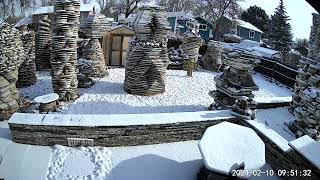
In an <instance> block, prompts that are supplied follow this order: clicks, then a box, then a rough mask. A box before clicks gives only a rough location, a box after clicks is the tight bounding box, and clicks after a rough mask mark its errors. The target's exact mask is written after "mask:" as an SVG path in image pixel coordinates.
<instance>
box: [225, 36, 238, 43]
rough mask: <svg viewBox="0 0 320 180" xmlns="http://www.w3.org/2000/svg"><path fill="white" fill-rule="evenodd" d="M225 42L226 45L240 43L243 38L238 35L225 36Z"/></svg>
mask: <svg viewBox="0 0 320 180" xmlns="http://www.w3.org/2000/svg"><path fill="white" fill-rule="evenodd" d="M223 41H224V42H226V43H240V42H241V41H242V38H241V37H240V36H238V35H236V34H224V35H223Z"/></svg>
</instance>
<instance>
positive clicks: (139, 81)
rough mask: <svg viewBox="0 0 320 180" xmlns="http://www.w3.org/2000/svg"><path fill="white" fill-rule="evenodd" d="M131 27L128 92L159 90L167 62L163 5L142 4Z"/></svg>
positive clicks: (139, 92) (166, 28)
mask: <svg viewBox="0 0 320 180" xmlns="http://www.w3.org/2000/svg"><path fill="white" fill-rule="evenodd" d="M133 27H134V30H135V33H136V39H135V40H134V41H132V42H130V45H129V50H128V56H127V60H126V65H125V70H126V71H125V81H124V89H125V91H127V92H128V93H131V94H137V95H146V96H147V95H154V94H158V93H162V92H164V91H165V78H166V76H165V73H166V68H167V64H168V62H169V58H168V51H167V33H168V32H169V30H170V27H169V23H168V21H167V18H166V16H165V12H164V9H163V8H162V7H159V6H142V7H141V8H140V11H139V13H138V14H137V17H136V19H135V20H134V23H133Z"/></svg>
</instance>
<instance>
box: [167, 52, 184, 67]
mask: <svg viewBox="0 0 320 180" xmlns="http://www.w3.org/2000/svg"><path fill="white" fill-rule="evenodd" d="M168 51H169V59H170V64H169V65H168V69H182V65H183V62H184V61H187V60H188V55H187V54H186V53H185V52H184V51H183V50H182V49H181V48H178V49H174V47H171V48H169V50H168Z"/></svg>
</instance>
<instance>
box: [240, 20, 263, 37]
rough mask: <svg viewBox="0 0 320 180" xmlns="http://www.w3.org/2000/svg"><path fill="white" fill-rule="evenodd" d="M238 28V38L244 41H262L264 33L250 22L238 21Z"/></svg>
mask: <svg viewBox="0 0 320 180" xmlns="http://www.w3.org/2000/svg"><path fill="white" fill-rule="evenodd" d="M237 23H238V27H237V31H238V36H240V37H241V38H242V39H249V40H252V41H257V42H260V41H261V36H262V33H263V32H262V31H261V30H260V29H258V28H257V27H255V26H254V25H252V24H251V23H249V22H245V21H242V20H237Z"/></svg>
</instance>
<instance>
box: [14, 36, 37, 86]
mask: <svg viewBox="0 0 320 180" xmlns="http://www.w3.org/2000/svg"><path fill="white" fill-rule="evenodd" d="M34 37H35V35H34V32H33V31H32V30H30V31H28V30H25V31H23V32H22V35H21V40H22V42H23V47H24V52H25V55H26V58H25V60H24V61H23V62H22V64H21V66H20V68H19V76H18V81H17V87H27V86H31V85H33V84H35V83H36V82H37V76H36V64H35V43H34Z"/></svg>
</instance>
